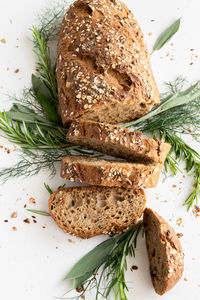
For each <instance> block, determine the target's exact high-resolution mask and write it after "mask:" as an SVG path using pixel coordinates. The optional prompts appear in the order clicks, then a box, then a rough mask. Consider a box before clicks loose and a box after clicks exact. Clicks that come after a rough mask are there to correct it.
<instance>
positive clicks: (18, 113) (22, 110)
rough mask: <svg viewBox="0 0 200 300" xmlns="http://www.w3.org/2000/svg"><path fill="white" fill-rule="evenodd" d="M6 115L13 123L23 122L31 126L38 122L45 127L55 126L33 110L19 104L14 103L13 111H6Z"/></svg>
mask: <svg viewBox="0 0 200 300" xmlns="http://www.w3.org/2000/svg"><path fill="white" fill-rule="evenodd" d="M6 115H7V117H8V119H11V120H13V121H19V122H22V120H23V121H24V122H26V123H29V124H35V123H37V122H38V123H40V124H43V125H45V126H49V127H51V126H53V123H52V122H50V121H49V120H48V119H46V118H44V117H42V116H40V115H37V114H36V112H35V111H34V110H33V109H31V108H29V107H27V106H25V105H22V104H18V103H14V104H13V106H12V107H11V109H10V110H9V111H6Z"/></svg>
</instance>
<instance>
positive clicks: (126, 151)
mask: <svg viewBox="0 0 200 300" xmlns="http://www.w3.org/2000/svg"><path fill="white" fill-rule="evenodd" d="M67 140H68V141H69V142H71V143H74V144H78V145H80V146H83V147H86V148H88V149H94V150H97V151H99V152H102V153H105V154H108V155H112V156H116V157H121V158H124V159H126V160H129V161H137V162H142V163H153V162H158V163H164V161H165V159H166V156H167V154H168V152H169V150H170V148H171V146H170V144H168V143H164V142H163V141H155V140H154V139H151V138H144V137H142V132H140V131H131V130H129V129H126V128H123V127H121V126H116V125H110V124H105V123H97V122H93V121H88V120H75V121H73V122H72V123H71V126H70V128H69V130H68V133H67Z"/></svg>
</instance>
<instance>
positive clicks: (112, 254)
mask: <svg viewBox="0 0 200 300" xmlns="http://www.w3.org/2000/svg"><path fill="white" fill-rule="evenodd" d="M142 228H143V225H142V222H138V224H136V225H133V226H131V227H130V228H129V229H128V230H127V231H126V232H122V233H121V234H119V235H118V236H116V237H114V238H112V239H109V240H107V241H105V242H103V243H101V244H100V245H98V246H97V247H96V248H95V249H94V250H92V251H90V252H89V253H88V254H87V255H86V256H84V257H83V258H82V259H81V260H80V261H79V262H78V263H77V264H76V265H75V266H74V268H73V269H72V270H71V272H72V273H71V275H69V274H70V273H69V274H68V275H67V277H69V278H67V279H73V287H74V288H77V287H79V286H83V291H82V293H81V294H80V297H81V298H84V299H85V293H86V292H87V290H90V289H92V288H95V289H96V297H95V298H94V299H95V300H98V299H99V296H100V297H103V298H105V299H108V297H109V296H110V293H111V291H112V290H113V291H114V293H115V299H123V300H126V299H127V296H126V291H128V287H127V285H126V280H125V271H126V270H127V256H128V255H129V254H130V255H132V254H133V253H135V252H134V249H135V247H136V241H137V238H138V235H139V233H140V232H141V230H142ZM106 243H108V244H107V245H106ZM110 243H111V244H110ZM108 248H109V249H108ZM97 249H98V250H97ZM105 251H106V252H105ZM102 252H103V257H102ZM79 264H80V265H79ZM88 265H89V267H88ZM101 265H103V268H102V269H100V266H101ZM86 268H87V269H86ZM75 269H76V270H75ZM89 269H90V271H88V270H89ZM74 271H75V272H74ZM80 273H81V276H80ZM82 273H84V274H82ZM97 273H98V274H99V276H98V277H97ZM78 276H79V277H78Z"/></svg>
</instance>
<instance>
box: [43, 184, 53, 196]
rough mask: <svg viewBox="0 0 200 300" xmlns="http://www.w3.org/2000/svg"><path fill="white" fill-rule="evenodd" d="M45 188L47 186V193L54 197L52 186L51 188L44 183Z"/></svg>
mask: <svg viewBox="0 0 200 300" xmlns="http://www.w3.org/2000/svg"><path fill="white" fill-rule="evenodd" d="M44 186H45V188H46V190H47V192H49V194H50V195H52V194H53V191H52V189H51V188H50V186H49V185H48V184H46V183H44Z"/></svg>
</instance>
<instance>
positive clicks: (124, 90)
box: [56, 0, 159, 126]
mask: <svg viewBox="0 0 200 300" xmlns="http://www.w3.org/2000/svg"><path fill="white" fill-rule="evenodd" d="M56 73H57V82H58V97H59V104H60V111H61V116H62V121H63V124H64V126H65V125H67V123H68V122H69V121H70V120H72V119H77V118H81V119H87V120H93V121H97V122H105V123H111V124H117V123H121V122H125V121H129V120H132V119H135V118H139V117H141V116H143V115H145V114H146V113H147V112H149V111H150V110H151V109H152V107H153V105H154V104H158V103H159V92H158V88H157V85H156V83H155V80H154V76H153V74H152V69H151V64H150V60H149V56H148V52H147V48H146V45H145V43H144V38H143V33H142V31H141V28H140V26H139V24H138V22H137V21H136V20H135V18H134V16H133V14H132V13H131V12H130V11H129V9H128V8H127V7H126V5H124V4H122V3H121V2H120V1H119V0H113V1H112V0H109V1H108V0H78V1H75V2H74V3H73V4H72V5H71V6H70V8H69V9H68V10H67V12H66V15H65V17H64V19H63V22H62V26H61V29H60V35H59V41H58V49H57V67H56Z"/></svg>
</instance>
